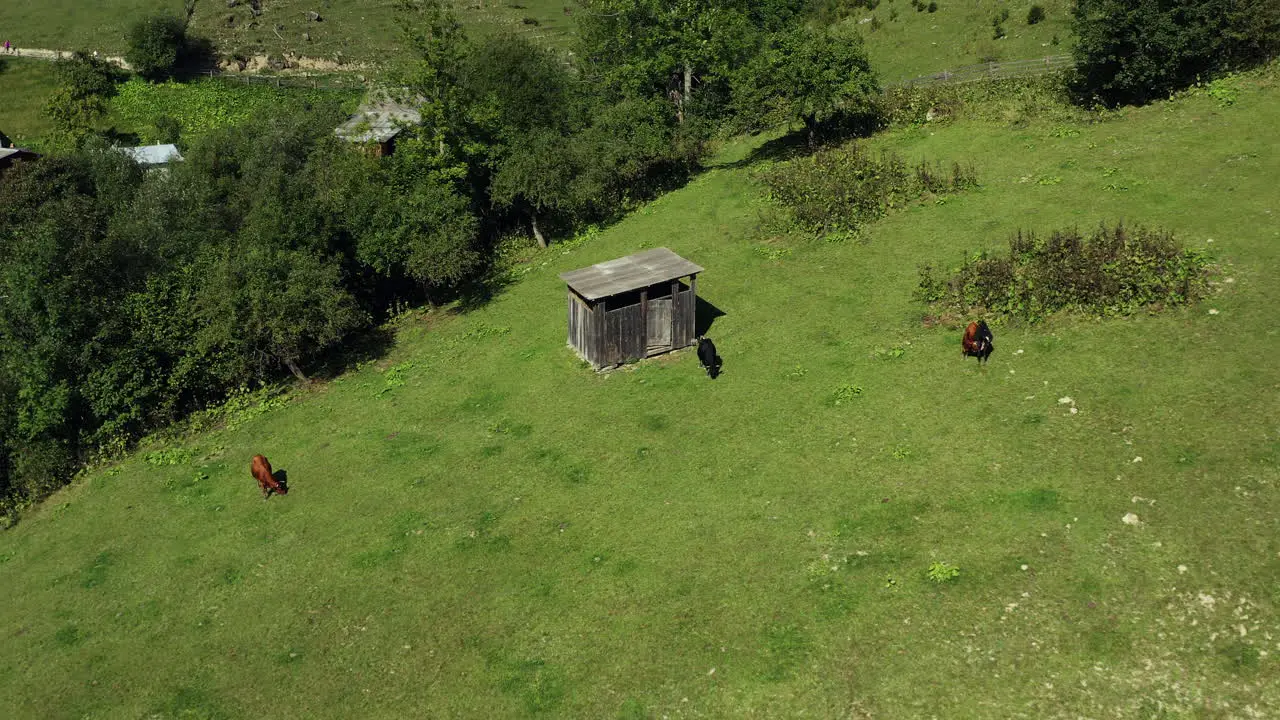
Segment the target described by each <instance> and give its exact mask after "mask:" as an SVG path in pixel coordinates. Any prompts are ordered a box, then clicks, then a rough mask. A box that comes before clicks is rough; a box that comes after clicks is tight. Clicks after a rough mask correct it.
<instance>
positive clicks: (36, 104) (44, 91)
mask: <svg viewBox="0 0 1280 720" xmlns="http://www.w3.org/2000/svg"><path fill="white" fill-rule="evenodd" d="M0 42H4V41H3V40H0ZM56 85H57V79H56V78H55V77H54V74H53V65H51V64H50V63H47V62H43V61H40V60H25V59H22V58H6V59H0V98H3V99H4V100H3V102H0V131H3V132H4V133H5V134H6V135H8V136H9V137H10V138H12V139H13V141H14V142H15V143H17V144H19V145H26V144H29V143H30V142H31V141H33V140H35V139H36V138H38V137H40V136H41V135H43V134H44V133H46V132H48V131H49V120H48V119H47V118H46V117H45V115H44V104H45V101H46V100H47V99H48V97H49V94H50V93H52V92H53V89H54V87H55V86H56Z"/></svg>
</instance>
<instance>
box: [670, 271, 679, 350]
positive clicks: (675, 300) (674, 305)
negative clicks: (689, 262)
mask: <svg viewBox="0 0 1280 720" xmlns="http://www.w3.org/2000/svg"><path fill="white" fill-rule="evenodd" d="M678 322H680V278H676V279H675V280H672V281H671V349H672V350H675V349H676V339H677V338H679V337H680V335H679V334H678V333H677V332H676V328H677V327H679V326H678V325H677V324H676V323H678Z"/></svg>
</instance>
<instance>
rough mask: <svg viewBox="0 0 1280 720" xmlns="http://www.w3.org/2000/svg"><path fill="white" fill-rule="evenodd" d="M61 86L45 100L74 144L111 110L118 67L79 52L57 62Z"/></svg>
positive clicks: (57, 125)
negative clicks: (109, 105) (109, 103)
mask: <svg viewBox="0 0 1280 720" xmlns="http://www.w3.org/2000/svg"><path fill="white" fill-rule="evenodd" d="M54 72H55V74H56V75H57V78H58V86H57V87H56V88H55V89H54V91H53V94H52V95H50V96H49V99H48V101H47V102H46V103H45V114H46V115H48V116H49V118H50V120H52V121H53V124H54V127H55V128H56V130H57V131H58V132H59V133H60V134H61V135H62V136H63V138H64V139H65V140H67V141H68V142H69V143H70V144H71V145H73V146H78V145H80V144H81V143H82V142H83V141H84V138H85V137H86V136H87V135H88V133H89V132H90V131H91V130H92V129H93V128H94V127H95V126H96V125H97V124H98V123H99V122H100V121H101V120H102V119H103V118H104V117H106V114H107V108H108V101H109V100H110V99H111V97H112V96H113V95H115V94H116V71H115V69H114V68H113V67H112V66H111V65H109V64H107V62H106V61H104V60H100V59H98V58H97V57H94V56H92V55H89V54H88V53H83V52H77V53H75V54H74V55H72V56H71V57H70V58H67V59H64V60H58V61H57V62H55V63H54Z"/></svg>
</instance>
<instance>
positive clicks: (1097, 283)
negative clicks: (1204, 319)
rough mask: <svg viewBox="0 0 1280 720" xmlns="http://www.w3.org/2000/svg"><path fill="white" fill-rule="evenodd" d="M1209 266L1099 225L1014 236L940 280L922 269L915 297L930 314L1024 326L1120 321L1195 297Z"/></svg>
mask: <svg viewBox="0 0 1280 720" xmlns="http://www.w3.org/2000/svg"><path fill="white" fill-rule="evenodd" d="M1209 265H1210V263H1209V258H1208V257H1207V256H1206V254H1205V253H1204V252H1202V251H1199V250H1194V249H1189V248H1185V247H1183V246H1182V245H1181V244H1180V243H1178V242H1177V240H1175V239H1174V237H1173V235H1172V234H1170V233H1168V232H1166V231H1163V230H1151V229H1147V228H1143V227H1133V228H1127V227H1125V226H1124V225H1123V224H1117V225H1115V226H1114V227H1109V226H1106V225H1102V226H1099V227H1098V229H1097V230H1095V231H1094V232H1093V233H1092V234H1090V235H1085V234H1083V233H1081V232H1080V231H1079V229H1076V228H1072V229H1068V230H1056V231H1054V232H1053V233H1052V234H1051V235H1049V237H1048V238H1040V237H1037V236H1036V235H1035V234H1034V233H1032V232H1030V231H1023V230H1019V231H1018V232H1017V234H1015V235H1014V236H1013V237H1011V238H1010V239H1009V252H1008V253H1007V254H1005V255H999V256H997V255H992V254H988V253H986V252H980V253H975V254H972V255H970V256H969V257H968V258H967V259H966V260H965V261H964V262H963V263H962V264H961V265H960V266H959V267H957V268H953V269H951V270H949V271H946V272H940V271H939V270H937V269H936V268H935V267H934V266H933V265H924V266H922V267H921V268H920V284H919V286H918V287H917V288H916V292H915V297H916V299H917V300H920V301H922V302H924V303H926V304H928V305H929V306H930V310H931V314H947V313H955V312H958V313H961V314H966V315H967V314H970V313H971V312H973V311H975V310H976V311H979V312H981V311H987V312H992V313H996V314H1001V315H1007V316H1011V317H1014V318H1018V319H1021V320H1028V321H1031V322H1035V321H1037V320H1040V319H1042V318H1044V316H1046V315H1048V314H1050V313H1053V312H1057V311H1060V310H1068V311H1074V312H1081V313H1087V314H1092V315H1126V314H1129V313H1132V312H1134V311H1136V310H1138V309H1140V308H1143V307H1149V306H1155V305H1181V304H1185V303H1188V302H1191V301H1193V300H1195V299H1196V298H1198V297H1200V296H1202V295H1203V294H1204V292H1205V290H1206V289H1207V287H1208V280H1207V274H1208V270H1209Z"/></svg>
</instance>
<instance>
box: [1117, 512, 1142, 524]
mask: <svg viewBox="0 0 1280 720" xmlns="http://www.w3.org/2000/svg"><path fill="white" fill-rule="evenodd" d="M1120 522H1122V523H1124V524H1125V525H1139V524H1141V523H1142V521H1141V520H1139V519H1138V516H1137V515H1134V514H1133V513H1125V514H1124V517H1122V518H1120Z"/></svg>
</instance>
